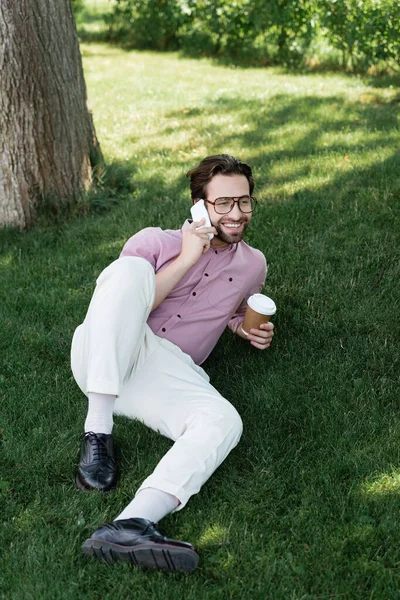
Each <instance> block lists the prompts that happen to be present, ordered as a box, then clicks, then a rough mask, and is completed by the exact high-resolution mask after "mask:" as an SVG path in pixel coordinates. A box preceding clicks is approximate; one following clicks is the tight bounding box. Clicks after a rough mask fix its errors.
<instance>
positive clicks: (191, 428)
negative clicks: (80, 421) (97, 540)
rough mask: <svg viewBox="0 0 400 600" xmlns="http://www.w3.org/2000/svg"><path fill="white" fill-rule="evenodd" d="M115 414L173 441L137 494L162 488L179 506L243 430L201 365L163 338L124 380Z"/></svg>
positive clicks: (196, 487) (219, 462) (233, 411)
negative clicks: (144, 490) (145, 490)
mask: <svg viewBox="0 0 400 600" xmlns="http://www.w3.org/2000/svg"><path fill="white" fill-rule="evenodd" d="M115 412H116V413H119V414H123V415H125V416H128V417H130V418H136V419H139V420H141V421H143V422H144V423H145V424H146V425H148V426H149V427H151V428H152V429H154V430H156V431H159V432H160V433H162V434H163V435H165V436H167V437H169V438H170V439H172V440H174V441H175V443H174V445H173V446H172V448H171V449H170V450H169V451H168V452H167V454H166V455H165V456H164V457H163V458H162V459H161V461H160V462H159V463H158V465H157V467H156V468H155V470H154V472H153V473H152V474H151V475H150V476H149V477H148V478H147V479H146V480H145V481H144V482H143V484H142V485H141V486H140V488H139V490H138V493H139V492H140V491H141V490H143V489H145V488H155V489H159V490H162V491H164V492H166V493H168V494H171V495H172V496H175V497H176V498H178V499H179V501H180V506H179V507H178V509H181V508H183V506H185V504H186V503H187V501H188V500H189V498H190V497H191V496H192V495H193V494H196V493H197V492H198V491H199V490H200V488H201V486H202V485H203V484H204V483H205V482H206V481H207V479H208V478H209V477H210V476H211V475H212V473H213V472H214V471H215V469H216V468H217V467H218V466H219V465H220V464H221V463H222V461H223V460H224V459H225V458H226V456H227V455H228V454H229V452H230V451H231V450H232V448H234V447H235V446H236V444H237V443H238V441H239V439H240V436H241V433H242V422H241V419H240V416H239V414H238V413H237V411H236V409H235V408H234V407H233V406H232V405H231V404H230V403H229V402H228V401H227V400H226V399H225V398H223V397H222V396H221V394H219V392H218V391H217V390H216V389H215V388H214V387H213V386H212V385H211V384H210V383H209V379H208V377H207V375H206V374H205V372H204V371H203V369H201V368H200V367H198V366H197V365H195V364H194V363H193V361H192V360H191V358H190V357H189V356H188V355H186V354H184V353H183V352H182V351H181V350H180V349H179V348H177V346H175V345H174V344H171V343H170V342H168V341H167V340H161V342H160V344H159V346H158V348H157V349H156V351H155V352H154V353H153V354H152V356H151V357H150V358H149V359H148V360H147V362H146V363H145V364H144V365H143V366H142V367H141V368H139V369H137V370H136V371H135V373H134V375H133V376H132V378H130V380H129V381H127V382H126V385H125V386H124V389H123V391H122V393H121V396H120V397H119V398H118V399H117V402H116V406H115Z"/></svg>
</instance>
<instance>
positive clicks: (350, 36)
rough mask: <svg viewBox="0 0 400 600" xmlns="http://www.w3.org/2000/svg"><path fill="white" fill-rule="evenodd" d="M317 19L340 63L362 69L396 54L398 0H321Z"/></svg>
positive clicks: (399, 49)
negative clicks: (340, 55)
mask: <svg viewBox="0 0 400 600" xmlns="http://www.w3.org/2000/svg"><path fill="white" fill-rule="evenodd" d="M321 8H322V9H323V10H321V21H322V25H323V26H324V28H325V32H326V36H327V38H328V39H329V41H330V42H331V43H332V44H333V45H334V46H335V47H336V48H338V49H340V50H341V52H342V63H343V66H345V67H347V66H351V67H353V68H354V69H356V70H365V69H367V68H368V67H370V66H371V65H374V64H377V63H379V61H385V62H386V63H389V64H390V65H392V66H395V65H396V64H398V61H399V57H400V3H399V1H398V0H333V1H332V0H323V2H322V4H321Z"/></svg>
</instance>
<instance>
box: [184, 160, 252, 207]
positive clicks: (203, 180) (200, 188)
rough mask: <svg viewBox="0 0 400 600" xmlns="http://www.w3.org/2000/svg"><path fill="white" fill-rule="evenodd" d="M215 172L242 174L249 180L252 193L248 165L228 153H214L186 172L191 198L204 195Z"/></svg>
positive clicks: (250, 174) (250, 173)
mask: <svg viewBox="0 0 400 600" xmlns="http://www.w3.org/2000/svg"><path fill="white" fill-rule="evenodd" d="M217 173H221V174H222V175H244V176H245V177H246V179H247V181H248V182H249V187H250V195H252V193H253V190H254V179H253V174H252V172H251V168H250V167H249V165H246V163H243V162H242V161H241V160H239V159H238V158H234V157H233V156H230V155H229V154H216V155H214V156H207V157H206V158H204V159H203V160H202V161H201V163H200V164H199V165H198V166H197V167H195V168H194V169H192V170H191V171H188V172H187V173H186V177H188V178H189V179H190V191H191V194H192V200H195V199H196V198H204V197H205V194H206V187H207V184H208V183H209V181H211V179H212V178H213V177H214V175H216V174H217Z"/></svg>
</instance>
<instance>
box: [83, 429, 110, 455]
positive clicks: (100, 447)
mask: <svg viewBox="0 0 400 600" xmlns="http://www.w3.org/2000/svg"><path fill="white" fill-rule="evenodd" d="M85 437H88V438H89V439H90V441H91V442H93V441H96V445H95V446H92V449H93V457H94V458H95V459H96V460H104V459H106V458H111V460H112V461H113V462H114V459H113V457H112V456H111V455H110V453H109V451H108V448H107V444H106V443H105V441H104V440H102V439H100V438H99V437H98V436H97V434H96V433H94V431H88V433H87V434H86V436H85Z"/></svg>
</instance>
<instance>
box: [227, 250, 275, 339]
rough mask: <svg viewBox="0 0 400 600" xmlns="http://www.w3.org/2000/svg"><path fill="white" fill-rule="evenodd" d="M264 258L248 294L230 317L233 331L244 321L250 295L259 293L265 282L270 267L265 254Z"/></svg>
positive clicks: (230, 325) (229, 325)
mask: <svg viewBox="0 0 400 600" xmlns="http://www.w3.org/2000/svg"><path fill="white" fill-rule="evenodd" d="M262 258H263V264H262V269H261V270H260V271H259V273H258V275H257V277H255V278H254V280H253V283H252V285H251V286H250V287H249V289H248V290H247V293H246V296H245V298H244V300H243V302H242V303H241V305H240V306H239V308H238V309H237V310H236V312H235V314H234V315H233V316H232V318H231V319H230V321H229V323H228V327H229V329H230V330H231V331H233V333H236V331H237V328H238V327H239V325H240V324H241V323H243V319H244V315H245V313H246V308H247V299H248V298H249V297H250V296H252V295H253V294H258V293H259V292H260V291H261V290H262V287H263V285H264V283H265V279H266V277H267V271H268V267H267V263H266V261H265V257H264V255H262Z"/></svg>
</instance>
